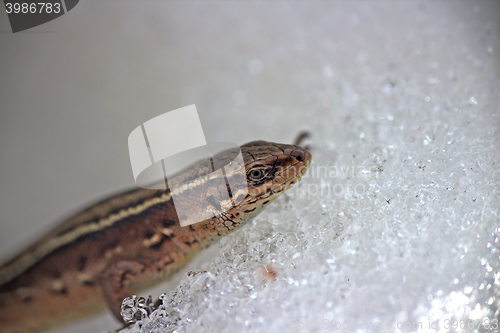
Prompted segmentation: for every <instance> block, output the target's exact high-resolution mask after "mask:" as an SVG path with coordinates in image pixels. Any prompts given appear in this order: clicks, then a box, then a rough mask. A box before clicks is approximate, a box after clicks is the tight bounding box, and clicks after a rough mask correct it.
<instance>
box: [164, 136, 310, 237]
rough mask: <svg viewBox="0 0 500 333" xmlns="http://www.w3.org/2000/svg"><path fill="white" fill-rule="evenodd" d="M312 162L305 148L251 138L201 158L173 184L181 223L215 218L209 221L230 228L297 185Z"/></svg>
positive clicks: (214, 224) (207, 221)
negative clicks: (237, 146)
mask: <svg viewBox="0 0 500 333" xmlns="http://www.w3.org/2000/svg"><path fill="white" fill-rule="evenodd" d="M310 163H311V154H310V153H309V152H308V151H307V150H306V149H304V148H301V147H299V146H296V145H289V144H279V143H273V142H266V141H253V142H250V143H247V144H244V145H242V146H241V147H239V149H229V150H225V151H222V152H220V153H218V154H216V155H214V156H213V158H212V159H211V160H210V161H209V160H205V161H200V162H199V163H197V164H195V165H194V166H193V167H192V168H191V169H188V170H187V171H185V172H184V173H183V177H184V178H182V179H181V182H179V181H178V180H179V179H178V180H177V182H176V183H174V182H172V183H173V184H175V185H174V186H172V188H173V191H172V192H173V193H174V195H176V196H177V197H174V199H173V200H174V203H175V204H176V209H177V212H178V213H180V221H181V225H188V224H192V223H197V222H198V221H202V220H204V219H205V218H210V217H216V219H208V220H206V221H205V222H206V223H207V224H211V225H212V226H213V227H215V228H216V229H221V228H222V229H229V230H231V229H232V228H234V227H235V226H237V225H239V224H242V223H244V222H246V221H248V220H250V219H251V218H252V217H253V216H255V215H256V214H258V213H259V212H260V211H261V210H262V209H263V208H264V207H265V206H266V205H267V204H269V203H270V202H271V201H272V200H274V199H276V198H277V197H278V196H280V195H281V194H282V193H283V192H284V191H286V190H287V189H289V188H290V187H291V186H293V185H294V184H295V183H297V182H298V181H299V180H300V178H301V177H302V176H303V175H304V173H305V172H306V171H307V169H308V168H309V165H310ZM214 171H216V172H214ZM195 179H201V180H200V181H199V182H198V181H196V180H195ZM178 184H182V185H178ZM185 184H188V185H185ZM193 184H195V185H193ZM177 198H180V199H184V200H179V199H177ZM176 199H177V202H176ZM184 203H186V205H185V206H184V207H182V205H183V204H184ZM181 212H184V213H181ZM203 216H206V217H205V218H203ZM216 220H218V221H219V223H218V224H217V223H216ZM184 221H187V223H185V222H184ZM216 225H217V226H216ZM207 226H208V225H207Z"/></svg>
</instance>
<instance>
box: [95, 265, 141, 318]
mask: <svg viewBox="0 0 500 333" xmlns="http://www.w3.org/2000/svg"><path fill="white" fill-rule="evenodd" d="M144 268H145V264H144V263H141V262H138V261H119V262H117V263H116V264H115V265H113V266H111V267H109V268H107V269H106V270H105V271H104V272H103V274H102V276H101V281H100V282H101V288H102V292H103V296H104V299H105V300H106V303H107V304H108V307H109V309H110V310H111V312H112V313H113V315H114V316H115V318H116V319H118V321H120V322H123V318H122V316H121V305H122V301H123V299H124V298H125V297H128V296H131V295H132V294H133V292H132V288H131V283H132V281H133V280H134V279H135V278H136V277H138V276H140V274H141V273H142V272H143V271H144Z"/></svg>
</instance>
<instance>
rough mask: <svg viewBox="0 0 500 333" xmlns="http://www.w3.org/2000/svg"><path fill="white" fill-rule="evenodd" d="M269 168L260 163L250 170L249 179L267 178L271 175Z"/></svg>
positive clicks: (260, 179)
mask: <svg viewBox="0 0 500 333" xmlns="http://www.w3.org/2000/svg"><path fill="white" fill-rule="evenodd" d="M269 172H270V170H269V168H267V167H265V166H263V165H258V166H255V167H253V168H252V169H251V170H250V171H248V174H247V177H248V179H249V180H252V181H257V182H258V181H262V180H264V179H265V178H267V177H268V176H269Z"/></svg>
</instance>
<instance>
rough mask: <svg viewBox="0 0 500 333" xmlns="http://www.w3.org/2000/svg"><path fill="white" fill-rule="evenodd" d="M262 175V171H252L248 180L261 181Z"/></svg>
mask: <svg viewBox="0 0 500 333" xmlns="http://www.w3.org/2000/svg"><path fill="white" fill-rule="evenodd" d="M263 175H264V173H263V172H262V170H258V169H256V170H252V172H250V178H252V179H261V178H262V176H263Z"/></svg>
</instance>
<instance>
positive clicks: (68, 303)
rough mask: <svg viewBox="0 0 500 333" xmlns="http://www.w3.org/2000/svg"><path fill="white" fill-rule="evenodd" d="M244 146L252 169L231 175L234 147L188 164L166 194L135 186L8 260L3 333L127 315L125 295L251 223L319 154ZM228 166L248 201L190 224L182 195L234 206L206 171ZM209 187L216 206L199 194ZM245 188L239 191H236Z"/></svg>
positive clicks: (0, 278) (0, 290)
mask: <svg viewBox="0 0 500 333" xmlns="http://www.w3.org/2000/svg"><path fill="white" fill-rule="evenodd" d="M241 152H242V155H243V159H244V164H245V165H244V166H243V165H235V164H234V163H233V165H232V166H231V168H230V171H229V172H227V165H228V164H227V163H228V161H229V160H232V159H234V152H231V151H229V152H222V153H220V154H217V155H215V156H214V158H213V160H212V162H211V163H213V164H212V165H210V163H208V162H207V161H201V162H199V163H197V164H195V165H193V166H191V167H189V168H186V169H185V170H184V171H182V172H180V173H179V174H178V176H176V177H175V178H174V179H172V180H170V179H169V183H170V187H169V188H167V189H166V190H146V189H135V190H132V191H129V192H126V193H123V194H120V195H117V196H114V197H111V198H109V199H107V200H104V201H102V202H100V203H98V204H96V205H94V206H92V207H90V208H88V209H87V210H85V211H83V212H81V213H79V214H77V215H75V216H74V217H72V218H70V219H69V220H67V221H65V222H64V223H63V224H62V225H61V226H59V227H58V228H56V229H55V230H53V231H52V232H50V233H49V234H48V235H47V236H45V237H44V238H42V239H41V240H40V241H38V242H37V243H35V244H34V245H33V246H30V247H29V248H28V249H26V250H25V251H24V252H22V253H21V254H19V255H18V256H16V257H15V258H13V259H12V260H10V261H9V262H7V263H5V264H4V265H3V266H2V267H0V332H2V333H29V332H39V331H41V330H44V329H47V328H50V327H53V326H56V325H59V324H61V323H64V322H68V321H71V320H75V319H79V318H82V317H84V316H88V315H91V314H94V313H97V312H101V311H103V310H105V309H106V308H109V309H110V310H111V311H112V313H113V314H114V315H115V317H116V318H117V319H118V320H120V321H121V320H122V318H121V316H120V307H121V303H122V300H123V299H124V298H125V297H127V296H130V295H132V294H134V293H136V292H138V291H140V290H142V289H144V288H147V287H150V286H152V285H155V284H157V283H159V282H161V281H163V280H165V279H166V278H168V277H169V276H171V275H172V274H173V273H175V272H176V271H177V270H178V269H179V268H181V267H182V266H184V265H185V264H186V263H187V262H188V261H189V260H190V259H191V258H192V257H193V256H194V255H195V254H196V253H197V252H198V251H200V250H201V249H203V248H206V247H207V246H209V245H210V244H212V243H213V242H215V241H217V240H218V239H219V238H220V237H222V236H224V235H225V234H227V233H229V232H231V231H233V230H235V229H237V228H238V227H239V226H241V225H243V224H244V223H246V222H248V221H250V220H251V219H252V218H253V217H254V216H255V215H257V214H258V213H259V212H260V211H261V210H262V209H263V208H264V207H265V206H266V205H267V204H268V203H269V202H270V201H272V200H273V199H275V198H276V197H278V196H279V195H280V194H281V193H282V192H284V191H285V190H286V189H288V188H289V187H290V186H292V185H293V184H294V183H296V182H297V181H299V180H300V177H301V176H302V175H303V174H304V173H305V171H306V170H307V168H308V167H309V164H310V160H311V154H310V153H309V152H308V151H307V150H305V149H303V148H300V147H298V146H295V145H286V144H276V143H270V142H265V141H254V142H250V143H248V144H246V145H243V146H241ZM224 165H226V175H227V177H228V178H231V181H232V182H233V183H238V184H240V185H241V188H243V187H247V189H248V192H247V194H246V196H245V197H244V199H243V200H242V201H241V202H239V203H238V204H237V205H235V206H233V207H232V208H231V209H230V210H228V211H226V212H224V213H221V214H216V215H215V214H214V215H215V217H213V218H210V219H207V220H205V221H203V222H199V223H196V224H192V225H189V226H186V227H181V226H180V224H179V220H178V217H177V213H176V210H175V207H174V203H173V200H172V192H174V193H176V195H177V194H180V195H183V196H186V198H188V199H189V200H186V201H188V202H189V204H190V205H191V206H190V207H189V208H190V209H192V210H193V211H194V212H196V210H200V209H201V210H213V212H215V213H217V211H218V210H219V209H220V207H221V206H222V205H223V204H224V203H223V202H222V201H223V199H221V198H220V197H219V196H218V193H219V189H220V186H223V187H225V186H226V183H221V181H220V179H203V178H201V181H200V176H201V175H204V174H206V172H207V170H209V171H210V170H211V169H219V168H221V167H222V166H224ZM189 181H191V183H189V186H186V185H184V186H182V185H179V184H181V183H182V184H186V182H189ZM171 191H172V192H171ZM206 193H208V195H210V196H211V198H209V199H210V200H208V201H209V202H211V203H212V206H211V207H207V206H204V205H203V204H202V202H201V200H197V198H199V197H200V196H202V195H207V194H206ZM238 193H239V191H234V189H233V193H232V195H233V196H234V197H236V196H237V195H239V194H238ZM238 201H240V200H238ZM233 203H234V201H233ZM226 204H227V203H226Z"/></svg>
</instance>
